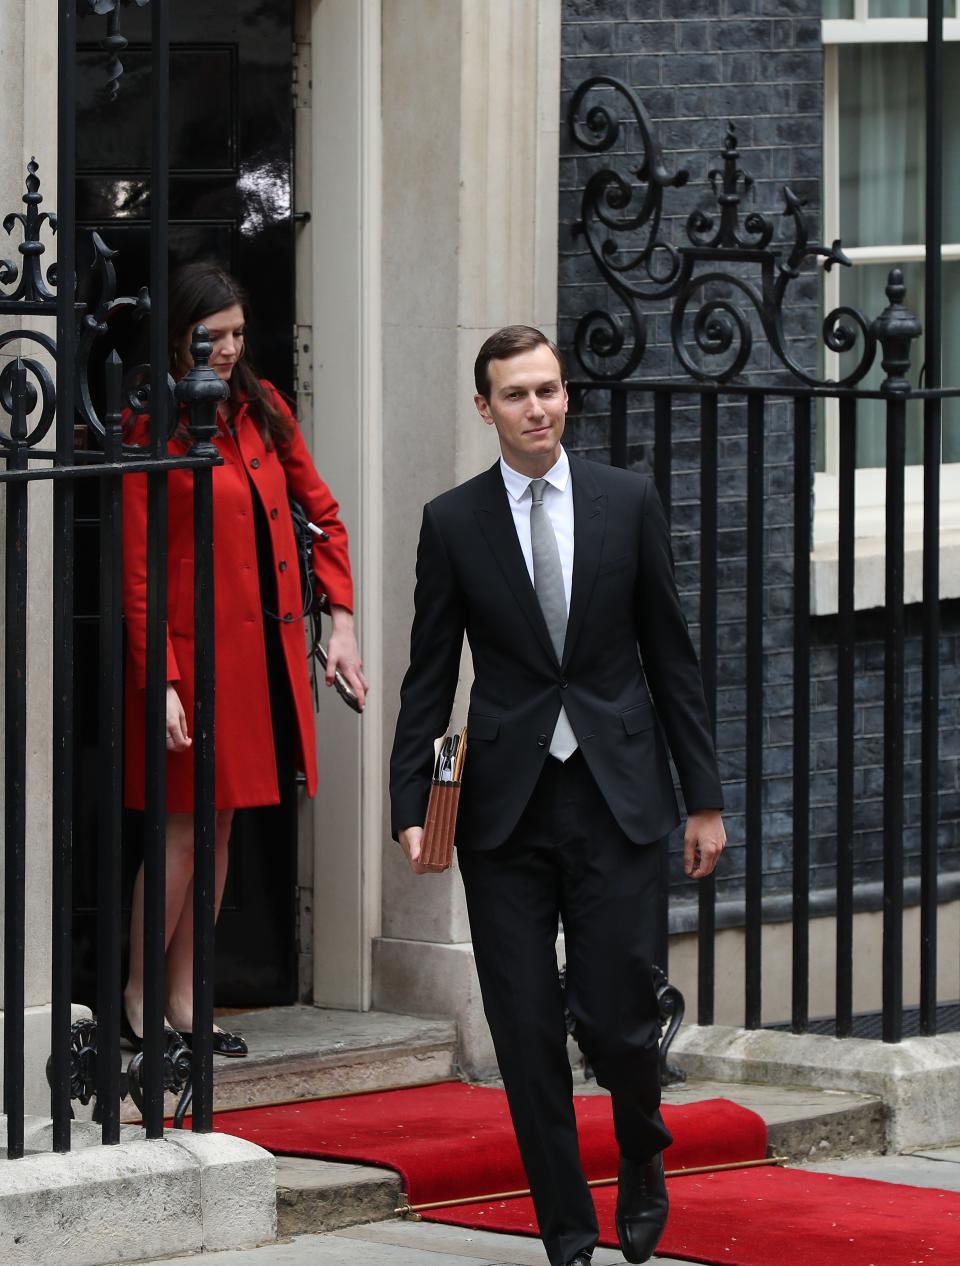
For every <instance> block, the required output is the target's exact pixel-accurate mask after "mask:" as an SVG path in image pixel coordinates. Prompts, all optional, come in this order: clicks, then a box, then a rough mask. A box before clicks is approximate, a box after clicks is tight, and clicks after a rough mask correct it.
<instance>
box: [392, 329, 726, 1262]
mask: <svg viewBox="0 0 960 1266" xmlns="http://www.w3.org/2000/svg"><path fill="white" fill-rule="evenodd" d="M475 374H476V387H477V394H476V397H475V401H476V405H477V409H478V410H479V412H480V415H481V417H482V418H483V420H484V421H485V422H486V423H487V424H489V425H491V426H493V427H495V428H496V430H497V434H498V437H499V440H500V448H501V453H502V457H501V460H500V461H499V462H498V463H497V464H496V465H494V466H493V467H491V468H490V469H489V470H487V471H485V472H484V473H483V474H482V475H478V476H477V477H476V478H475V479H471V480H469V481H468V482H467V483H465V484H462V485H461V486H460V487H458V488H454V489H453V490H452V491H450V492H447V493H444V494H443V495H442V496H440V497H437V498H436V499H435V500H433V501H431V502H430V503H429V504H428V505H427V506H426V507H425V508H424V513H423V526H422V529H421V534H420V546H419V553H418V557H417V586H416V595H415V615H414V621H413V631H412V634H411V649H410V667H409V669H408V671H407V674H406V676H405V678H404V682H403V687H402V690H401V706H400V715H399V717H398V720H397V730H396V737H395V740H394V747H393V756H392V760H391V778H390V791H391V800H392V816H393V831H394V836H395V838H397V839H399V841H400V843H401V845H402V847H403V849H404V852H405V853H406V855H407V858H408V859H409V862H410V865H411V867H412V869H413V870H414V871H415V872H416V873H418V874H419V873H423V871H422V867H421V866H420V863H419V855H420V844H421V839H422V834H423V831H422V825H423V821H424V816H425V812H426V806H427V799H428V795H429V787H430V778H431V772H432V766H433V754H434V739H435V738H436V736H437V735H440V734H443V733H444V732H445V730H446V728H447V725H448V723H449V719H450V712H451V709H452V706H453V698H454V691H455V689H456V685H457V677H458V670H459V665H460V652H461V647H462V644H463V635H464V633H466V635H467V637H468V639H469V642H470V649H471V652H472V656H473V668H474V682H473V688H472V691H471V695H470V707H469V712H468V716H467V733H468V743H469V750H468V754H467V759H466V765H465V769H464V776H463V787H462V790H461V798H460V810H459V817H458V823H457V852H458V858H459V865H460V871H461V874H462V876H463V882H464V888H465V891H466V898H467V908H468V912H469V916H470V928H471V934H472V937H473V945H474V952H475V956H476V963H477V972H478V975H479V977H480V986H481V992H482V994H483V1002H484V1010H485V1012H486V1015H487V1020H488V1022H489V1024H490V1029H491V1033H492V1036H493V1041H494V1046H495V1049H496V1053H497V1060H498V1063H499V1065H500V1071H501V1074H502V1076H503V1081H504V1086H505V1088H506V1092H507V1096H508V1099H509V1102H510V1110H511V1114H512V1117H513V1123H514V1127H515V1130H516V1134H517V1142H518V1144H519V1146H520V1152H521V1155H522V1157H523V1161H524V1165H525V1167H526V1171H527V1175H528V1178H529V1182H530V1188H531V1192H532V1194H533V1200H534V1204H535V1207H536V1211H537V1217H538V1219H539V1224H540V1233H541V1236H542V1238H543V1242H544V1246H545V1248H546V1250H547V1254H548V1256H549V1258H550V1262H551V1266H588V1264H589V1262H590V1259H591V1254H592V1251H593V1248H594V1246H595V1245H596V1243H597V1222H596V1215H595V1211H594V1208H593V1202H592V1200H591V1197H590V1192H589V1188H588V1187H587V1185H586V1182H585V1180H584V1177H583V1172H582V1169H581V1166H580V1157H579V1151H578V1146H577V1132H576V1122H575V1118H574V1113H573V1106H572V1098H571V1096H572V1082H571V1073H570V1065H569V1061H568V1059H567V1054H566V1033H565V1027H564V998H563V996H562V995H561V990H560V985H559V981H558V976H557V966H556V953H555V945H556V939H557V932H558V922H559V920H560V919H562V922H563V930H564V935H565V945H566V955H567V970H566V979H567V989H566V1004H567V1006H569V1008H570V1010H571V1012H572V1013H573V1016H574V1018H575V1021H576V1026H577V1039H578V1041H579V1043H580V1046H581V1048H582V1049H583V1051H584V1053H585V1054H586V1055H587V1057H588V1058H589V1060H590V1063H591V1064H592V1066H593V1068H594V1070H595V1072H596V1076H597V1080H598V1082H599V1083H600V1085H602V1086H604V1087H606V1088H607V1089H608V1090H609V1091H610V1094H611V1097H612V1104H613V1118H614V1127H615V1130H616V1136H617V1142H618V1145H619V1148H620V1153H621V1165H620V1185H619V1192H618V1199H617V1231H618V1234H619V1236H620V1242H621V1247H622V1248H623V1252H624V1255H625V1256H626V1257H627V1259H628V1260H629V1261H631V1262H643V1261H646V1260H647V1259H648V1258H649V1257H650V1256H652V1254H653V1252H654V1249H655V1248H656V1244H657V1241H658V1239H659V1237H660V1234H661V1233H662V1230H663V1226H664V1223H665V1221H666V1214H667V1196H666V1185H665V1183H664V1178H663V1162H662V1152H663V1149H664V1147H665V1146H666V1145H667V1144H668V1143H669V1142H670V1135H669V1133H668V1131H667V1129H666V1127H665V1126H664V1124H663V1121H662V1119H661V1116H660V1111H659V1106H660V1085H659V1076H658V1067H657V1044H658V1039H659V1025H658V1008H657V1001H656V995H655V992H654V987H653V983H652V980H651V973H650V967H651V963H652V957H653V953H654V928H655V922H656V919H655V893H656V888H657V873H658V864H659V863H658V857H659V851H658V849H657V848H656V847H654V845H655V844H656V842H657V841H658V840H660V839H662V838H663V836H665V835H666V834H667V833H668V832H670V831H671V830H672V829H673V828H674V827H675V826H676V825H677V823H678V821H679V816H678V812H677V802H676V797H675V795H674V790H673V782H672V779H671V775H670V767H669V764H668V759H667V749H666V746H665V744H664V735H665V737H666V740H667V743H668V744H669V748H670V752H671V754H672V755H673V759H674V763H675V765H676V768H677V771H678V773H679V775H680V782H681V785H682V788H683V795H684V801H685V805H686V810H687V815H688V818H687V828H686V835H685V840H684V866H685V869H686V873H687V874H688V875H691V876H693V877H696V878H702V877H703V876H705V875H708V874H710V873H711V871H712V870H713V868H714V866H715V865H716V862H717V859H718V857H719V855H720V852H721V850H722V849H723V846H724V843H725V837H724V830H723V823H722V821H721V817H720V809H721V808H722V804H723V800H722V794H721V790H720V778H719V774H718V770H717V763H716V757H715V754H714V747H713V741H712V738H711V726H710V720H709V717H708V714H707V709H706V706H705V702H704V697H703V687H702V683H701V678H700V669H699V665H698V663H697V658H696V654H695V652H694V649H693V646H692V644H691V642H690V637H689V634H688V631H687V625H686V621H685V619H684V616H683V612H682V610H681V607H680V602H679V598H678V596H677V590H676V585H675V582H674V576H673V560H672V555H671V550H670V533H669V528H668V525H667V521H666V517H665V515H664V512H663V507H662V505H661V503H660V499H659V497H658V496H657V492H656V489H655V488H654V486H653V483H652V481H651V480H650V479H648V478H644V477H641V476H639V475H637V474H634V473H632V472H629V471H623V470H617V469H613V468H611V467H608V466H601V465H598V464H596V463H592V462H587V461H582V460H580V459H578V458H568V457H567V454H566V453H565V452H564V450H563V448H562V446H561V442H560V441H561V437H562V435H563V430H564V424H565V418H566V412H567V391H566V385H565V381H564V372H563V364H562V359H561V357H560V353H559V351H558V350H557V348H556V347H555V346H554V345H553V344H552V343H551V342H550V341H549V340H548V339H546V338H545V337H544V335H543V334H541V333H540V332H539V331H538V330H534V329H532V328H530V327H528V326H508V327H507V328H506V329H503V330H500V331H498V333H496V334H494V335H492V336H491V337H490V338H489V339H488V340H487V341H486V342H485V343H484V345H483V347H482V348H481V351H480V354H479V356H478V357H477V362H476V367H475Z"/></svg>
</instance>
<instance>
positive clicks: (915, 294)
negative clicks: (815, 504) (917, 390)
mask: <svg viewBox="0 0 960 1266" xmlns="http://www.w3.org/2000/svg"><path fill="white" fill-rule="evenodd" d="M889 271H890V265H889V264H859V265H855V266H854V267H853V268H844V269H842V270H841V274H840V302H841V303H843V304H849V305H850V306H851V307H854V308H858V309H859V310H860V311H861V312H862V313H863V314H864V315H865V316H866V317H867V318H868V320H873V319H874V318H875V317H877V316H879V314H880V313H881V312H882V311H883V310H884V308H885V307H886V306H887V298H886V295H885V294H884V288H885V287H886V284H887V274H888V273H889ZM903 278H904V281H905V283H906V286H907V297H906V299H905V301H904V302H905V304H906V306H907V307H908V308H909V309H910V311H911V312H913V313H914V315H916V316H919V318H920V320H921V322H922V321H923V316H924V303H925V297H924V296H925V288H924V278H923V264H920V263H914V264H906V265H904V268H903ZM943 296H944V298H943V365H944V381H945V382H946V383H947V385H950V386H952V385H954V384H955V383H956V381H957V378H958V375H957V372H956V367H957V365H958V364H960V355H958V353H960V261H956V260H954V261H951V262H949V263H946V264H944V266H943ZM923 358H924V340H923V336H921V337H920V338H919V339H917V340H916V342H915V343H914V344H913V347H912V349H911V358H910V364H911V368H910V371H909V373H908V377H909V379H910V381H911V382H912V383H913V384H914V386H917V385H918V383H919V377H920V367H921V366H922V365H923ZM842 371H843V362H841V372H842ZM885 376H886V375H885V373H884V370H883V368H882V366H881V364H880V350H879V348H878V350H877V362H876V364H875V365H874V367H873V369H872V370H871V371H870V373H869V374H868V375H867V377H866V379H865V380H864V381H863V382H862V383H861V384H860V386H861V387H863V388H867V389H870V390H876V389H877V388H878V387H879V386H880V384H881V383H882V382H883V379H884V378H885ZM857 418H858V424H857V466H858V467H864V466H883V465H884V464H885V460H886V457H885V454H886V406H885V404H884V402H883V401H882V400H861V401H860V403H859V405H858V406H857ZM943 460H944V461H945V462H957V461H960V400H955V399H954V400H945V401H944V402H943ZM921 461H923V408H922V405H921V403H920V401H918V400H914V401H911V403H910V404H909V405H908V406H907V462H908V464H910V465H915V464H918V463H919V462H921Z"/></svg>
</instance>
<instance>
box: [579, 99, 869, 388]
mask: <svg viewBox="0 0 960 1266" xmlns="http://www.w3.org/2000/svg"><path fill="white" fill-rule="evenodd" d="M601 88H606V89H609V90H612V91H613V92H615V93H616V94H617V96H618V98H620V99H621V100H623V101H626V102H627V104H628V105H629V107H630V110H631V111H632V113H633V116H634V118H635V120H636V122H637V124H638V126H639V128H640V134H641V138H642V145H643V161H642V163H641V165H640V167H639V168H637V169H636V170H635V171H633V172H631V173H630V174H629V176H624V175H623V174H621V173H619V172H617V171H614V170H611V169H605V170H603V171H599V172H596V173H594V174H593V175H592V176H591V177H590V178H589V180H588V181H587V184H586V187H585V189H584V191H583V197H582V201H581V214H580V218H579V219H578V221H577V222H576V224H574V226H573V233H574V235H575V236H583V237H584V239H585V240H586V242H587V245H588V248H589V250H590V254H591V256H592V257H593V260H594V262H595V264H596V266H597V269H598V271H599V273H600V275H601V276H602V278H603V279H604V281H606V283H607V284H608V285H609V286H610V287H611V289H612V290H613V291H614V292H615V293H616V294H617V295H618V296H619V298H620V300H621V301H622V304H623V306H624V307H625V308H626V314H625V315H623V314H621V313H619V312H616V311H613V310H610V309H603V308H594V309H592V310H591V311H589V312H587V313H585V314H584V315H583V316H582V317H581V318H580V321H579V323H578V325H577V331H576V335H575V340H574V343H575V351H576V356H577V359H578V360H579V362H580V364H581V365H582V367H583V369H584V370H585V371H586V373H587V374H588V375H589V376H590V377H591V378H593V379H595V380H597V381H617V380H620V379H623V378H626V377H628V376H629V375H630V374H631V373H633V371H634V370H635V369H637V368H638V366H639V365H640V363H641V361H642V359H643V356H644V352H645V350H646V315H645V313H644V312H643V311H642V310H641V303H643V302H650V303H664V302H666V303H669V304H670V336H671V343H672V346H673V350H674V353H675V355H676V357H677V359H678V360H679V361H680V363H681V365H682V366H683V368H684V369H685V370H686V372H687V373H689V374H690V375H691V376H692V377H694V378H698V379H700V380H701V381H705V382H718V383H721V382H729V381H730V380H731V379H732V378H735V377H736V376H737V375H739V374H741V373H743V372H744V370H746V369H747V368H748V366H749V363H750V359H751V355H752V353H753V349H754V345H755V336H756V332H757V330H762V332H763V334H764V335H765V337H766V339H767V341H768V343H769V345H770V347H771V348H772V350H773V353H774V356H775V357H776V359H777V360H779V362H780V363H781V364H782V365H783V366H784V368H786V369H787V370H788V371H789V372H790V373H791V374H792V375H793V376H794V377H795V378H798V379H799V380H800V381H802V382H804V383H807V384H808V385H810V386H820V385H824V382H825V380H821V379H819V378H817V377H815V376H814V375H813V374H811V373H810V372H809V371H808V370H807V369H805V368H804V367H803V366H802V365H800V364H799V363H798V362H797V361H796V360H795V359H794V357H793V356H792V354H791V351H790V347H789V342H788V340H787V338H786V336H785V333H784V324H783V313H784V304H785V301H786V298H787V295H788V292H789V288H790V286H791V284H792V283H793V282H794V281H796V279H797V278H798V277H799V276H800V272H801V269H802V267H803V265H804V264H805V263H807V262H808V261H810V260H813V259H817V258H820V259H822V260H823V267H824V269H825V270H827V271H829V270H830V269H831V268H832V267H833V266H834V264H841V265H846V266H849V264H850V261H849V260H848V259H847V257H846V256H845V255H844V253H843V249H842V247H841V244H840V242H839V241H835V242H834V243H833V244H832V245H830V246H825V245H822V244H821V243H818V242H814V243H811V241H810V233H809V227H808V224H807V220H806V216H805V214H804V210H803V201H802V199H801V198H799V197H798V196H797V194H796V193H795V192H794V191H793V190H792V189H790V188H789V186H784V187H783V190H782V193H783V201H784V209H783V218H784V219H786V220H787V221H788V222H789V223H790V225H791V227H792V231H793V240H792V242H784V243H778V242H776V241H775V240H774V237H775V229H774V221H773V220H772V219H771V218H770V217H769V216H768V215H765V214H763V213H762V212H760V211H756V210H754V211H750V212H749V213H748V214H746V215H744V214H743V202H744V199H745V198H747V197H748V196H752V194H753V191H754V181H753V178H752V177H751V176H750V174H749V172H747V171H746V169H745V168H744V166H743V165H742V163H741V161H740V159H741V155H740V150H739V146H738V140H737V132H736V128H735V127H734V125H733V124H732V123H731V124H729V125H728V127H727V132H726V135H725V138H724V144H723V149H722V151H721V154H720V159H721V162H720V165H719V166H717V167H714V168H712V169H711V170H710V171H709V172H708V173H707V185H708V188H709V191H710V193H709V196H710V197H711V198H712V200H713V203H714V207H712V208H705V207H698V208H696V209H694V210H693V211H692V212H690V214H689V215H688V216H687V219H686V224H685V234H686V238H687V243H688V244H686V245H682V246H679V247H677V246H674V245H672V244H670V243H669V242H667V241H665V240H663V238H662V236H661V230H662V219H663V216H664V214H665V211H666V208H665V205H664V192H665V190H666V189H667V188H670V187H678V186H680V185H683V184H685V183H686V181H687V173H686V172H685V171H678V172H677V173H676V174H675V175H670V174H669V172H668V170H667V167H666V165H665V163H664V160H663V155H662V152H661V150H660V147H659V146H658V145H657V143H656V141H655V139H654V136H653V129H652V124H651V122H650V119H649V117H648V116H647V114H646V112H645V111H644V109H643V105H642V103H641V102H640V101H639V99H638V98H637V97H636V95H635V94H634V93H633V92H632V91H631V89H630V88H628V87H627V86H626V85H625V84H623V83H621V82H620V81H619V80H617V79H614V78H612V77H610V76H606V75H600V76H594V77H592V78H590V79H587V80H585V81H584V83H582V84H581V85H580V87H579V88H578V89H577V90H576V92H575V93H574V95H573V98H572V100H571V103H570V110H569V113H568V126H569V129H570V136H571V140H572V141H573V142H574V144H575V145H577V146H578V147H579V148H580V149H582V150H585V151H587V152H588V153H597V152H601V151H605V150H608V149H610V148H611V147H612V146H613V144H614V143H615V142H616V141H617V140H618V139H619V136H620V124H619V122H618V120H617V119H616V118H615V117H614V115H613V113H612V112H611V109H610V108H609V107H608V106H607V105H594V106H593V107H592V108H591V109H589V110H588V111H587V112H586V116H585V120H581V118H580V111H581V108H582V107H583V104H584V102H585V99H586V98H587V97H588V95H589V94H591V93H593V92H595V91H597V90H598V89H601ZM634 177H635V178H636V179H637V180H638V181H639V182H640V185H641V186H643V192H642V193H641V194H640V198H639V206H638V209H637V210H636V211H634V212H633V213H632V214H631V213H630V212H629V208H630V206H631V205H632V203H633V201H634V198H635V196H636V195H637V194H638V192H639V190H638V188H637V186H635V185H634V183H633V179H634ZM641 230H644V231H645V233H646V236H645V238H644V239H643V241H642V243H641V244H640V246H639V247H636V246H634V243H635V241H636V235H637V233H638V232H639V231H641ZM618 239H619V240H618ZM621 242H623V243H626V244H627V245H626V246H621ZM658 261H659V263H658ZM757 270H758V271H759V279H757V277H756V271H757ZM627 326H629V329H628V328H627ZM823 338H824V343H825V345H826V346H827V348H828V349H829V350H830V351H832V352H837V353H849V352H853V351H855V350H856V348H857V346H858V345H861V347H860V355H859V357H858V359H857V361H856V364H855V365H854V366H853V367H852V368H851V369H849V371H848V372H847V373H845V374H844V375H843V377H841V378H840V379H839V380H838V381H837V384H836V385H839V386H844V387H852V386H854V385H855V384H856V383H858V382H860V381H861V380H862V379H863V378H864V376H865V375H866V374H867V373H868V372H869V370H870V369H871V367H872V366H873V363H874V361H875V359H876V353H877V331H876V329H875V327H874V326H873V325H871V323H870V322H869V321H868V320H867V319H866V318H865V317H864V316H863V315H862V314H861V313H859V312H858V311H857V310H856V309H854V308H850V307H847V306H842V307H839V308H836V309H835V310H834V311H832V312H830V313H829V314H828V315H827V317H826V319H825V320H824V323H823ZM694 349H695V350H694Z"/></svg>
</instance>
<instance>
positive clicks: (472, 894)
mask: <svg viewBox="0 0 960 1266" xmlns="http://www.w3.org/2000/svg"><path fill="white" fill-rule="evenodd" d="M459 865H460V871H461V874H462V875H463V882H464V889H465V891H466V898H467V908H468V912H469V916H470V930H471V934H472V937H473V946H474V953H475V956H476V963H477V973H478V975H479V978H480V989H481V993H482V995H483V1004H484V1011H485V1013H486V1017H487V1021H488V1023H489V1025H490V1031H491V1034H492V1036H493V1043H494V1047H495V1050H496V1054H497V1061H498V1063H499V1066H500V1073H501V1076H502V1077H503V1082H504V1086H505V1088H506V1093H507V1097H508V1100H509V1103H510V1112H511V1115H512V1118H513V1124H514V1128H515V1130H516V1134H517V1142H518V1144H519V1147H520V1153H521V1156H522V1157H523V1162H524V1166H525V1168H526V1172H527V1178H528V1180H529V1183H530V1189H531V1192H532V1194H533V1201H534V1206H535V1208H536V1212H537V1218H538V1220H539V1224H540V1234H541V1237H542V1239H543V1242H544V1246H545V1248H546V1250H547V1255H548V1256H549V1258H550V1262H551V1263H552V1266H563V1264H564V1263H566V1262H569V1261H571V1260H572V1259H573V1258H574V1257H575V1256H576V1255H577V1253H580V1252H591V1251H592V1250H593V1248H594V1246H595V1245H596V1242H597V1235H598V1231H597V1222H596V1214H595V1212H594V1207H593V1201H592V1199H591V1196H590V1190H589V1188H588V1187H587V1184H586V1181H585V1179H584V1176H583V1171H582V1168H581V1164H580V1152H579V1147H578V1143H577V1130H576V1120H575V1117H574V1111H573V1101H572V1078H571V1072H570V1064H569V1060H568V1059H567V1052H566V1027H565V1021H564V1000H563V996H562V994H561V990H560V984H559V978H558V973H557V959H556V940H557V933H558V923H559V920H560V919H562V921H563V930H564V936H565V942H566V954H567V997H566V1002H567V1005H568V1006H569V1008H570V1010H571V1011H572V1013H573V1016H574V1018H575V1020H576V1032H577V1039H578V1041H579V1043H580V1046H581V1048H582V1049H583V1051H584V1053H585V1054H586V1056H587V1057H588V1059H589V1061H590V1063H591V1064H592V1066H593V1068H594V1071H595V1073H596V1076H597V1081H598V1082H599V1083H600V1085H601V1086H604V1087H605V1088H606V1089H607V1090H609V1091H610V1093H611V1097H612V1100H613V1117H614V1127H615V1130H616V1135H617V1142H618V1144H619V1146H620V1150H621V1152H622V1153H623V1154H624V1155H626V1156H628V1157H630V1158H631V1159H633V1160H638V1161H646V1160H648V1159H649V1158H650V1157H651V1156H653V1155H654V1154H655V1153H657V1152H659V1151H661V1150H662V1149H663V1148H664V1147H666V1146H667V1144H668V1143H669V1142H670V1141H671V1140H670V1134H669V1132H668V1131H667V1129H666V1127H665V1125H664V1124H663V1121H662V1119H661V1117H660V1111H659V1108H660V1082H659V1070H658V1063H657V1055H658V1041H659V1036H660V1030H659V1024H658V1007H657V1000H656V994H655V991H654V988H653V981H652V979H651V972H650V967H651V962H652V955H653V950H654V944H655V928H656V888H657V875H658V866H659V857H658V849H657V848H656V847H655V846H650V845H636V844H634V843H632V842H631V841H630V840H629V839H628V838H627V837H626V836H625V835H624V833H623V832H622V831H621V829H620V827H619V825H618V824H617V822H616V819H615V818H614V817H613V815H612V813H611V812H610V810H609V809H608V808H607V805H606V802H605V801H604V799H603V796H602V795H601V794H600V791H599V789H598V788H597V785H596V783H595V781H594V779H593V777H592V775H591V774H590V771H589V769H588V767H587V764H586V761H585V759H584V757H583V755H582V754H581V753H580V752H579V751H577V752H576V753H574V755H573V756H571V757H570V759H569V760H568V761H567V762H565V763H563V764H561V763H560V762H559V761H556V760H554V759H553V758H552V757H550V758H548V759H547V763H546V765H545V767H544V770H543V773H542V774H541V776H540V778H539V781H538V783H537V785H536V788H535V790H534V793H533V795H532V797H531V799H530V801H529V803H528V805H527V807H526V809H525V811H524V813H523V816H522V817H521V819H520V821H519V823H518V825H517V827H516V829H515V830H514V832H513V834H512V835H511V836H510V838H509V839H508V840H507V842H506V843H505V844H503V845H501V846H500V847H499V848H496V849H491V850H487V851H477V850H469V851H461V852H460V853H459ZM609 1176H611V1177H612V1175H609Z"/></svg>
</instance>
